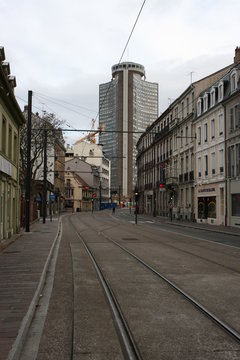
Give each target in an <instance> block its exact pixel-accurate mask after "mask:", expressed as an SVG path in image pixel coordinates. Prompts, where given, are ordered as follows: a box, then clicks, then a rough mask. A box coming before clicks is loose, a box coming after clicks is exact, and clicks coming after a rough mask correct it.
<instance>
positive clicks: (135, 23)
mask: <svg viewBox="0 0 240 360" xmlns="http://www.w3.org/2000/svg"><path fill="white" fill-rule="evenodd" d="M145 3H146V0H144V1H143V3H142V6H141V8H140V10H139V12H138V15H137V18H136V20H135V22H134V25H133V27H132V30H131V32H130V35H129V37H128V39H127V42H126V45H125V46H124V49H123V52H122V55H121V56H120V59H119V61H118V65H119V64H120V62H121V61H122V58H123V56H124V54H125V51H126V49H127V46H128V44H129V41H130V39H131V37H132V34H133V31H134V29H135V27H136V25H137V22H138V20H139V17H140V15H141V12H142V10H143V7H144V5H145ZM112 82H113V79H111V81H110V83H109V86H108V88H107V91H106V94H105V96H104V98H103V100H102V103H101V104H100V106H99V111H98V113H97V115H96V117H95V121H96V120H97V118H98V117H99V113H100V111H101V109H102V107H103V104H104V102H105V101H106V98H107V95H108V93H109V90H110V87H111V86H112Z"/></svg>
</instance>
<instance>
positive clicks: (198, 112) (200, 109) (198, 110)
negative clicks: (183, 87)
mask: <svg viewBox="0 0 240 360" xmlns="http://www.w3.org/2000/svg"><path fill="white" fill-rule="evenodd" d="M201 113H202V99H201V98H199V99H198V102H197V116H200V115H201Z"/></svg>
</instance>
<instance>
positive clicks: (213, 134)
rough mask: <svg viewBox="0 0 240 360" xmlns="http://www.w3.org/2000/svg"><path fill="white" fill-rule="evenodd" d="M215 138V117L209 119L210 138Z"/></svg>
mask: <svg viewBox="0 0 240 360" xmlns="http://www.w3.org/2000/svg"><path fill="white" fill-rule="evenodd" d="M214 138H215V119H212V120H211V139H214Z"/></svg>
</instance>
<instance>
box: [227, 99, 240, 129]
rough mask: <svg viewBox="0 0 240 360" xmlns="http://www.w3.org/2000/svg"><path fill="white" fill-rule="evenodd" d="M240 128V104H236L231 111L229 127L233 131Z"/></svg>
mask: <svg viewBox="0 0 240 360" xmlns="http://www.w3.org/2000/svg"><path fill="white" fill-rule="evenodd" d="M237 128H240V105H235V106H234V107H233V108H231V109H230V113H229V129H230V131H233V130H234V129H237Z"/></svg>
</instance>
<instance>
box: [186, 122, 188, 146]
mask: <svg viewBox="0 0 240 360" xmlns="http://www.w3.org/2000/svg"><path fill="white" fill-rule="evenodd" d="M187 144H188V126H186V145H187Z"/></svg>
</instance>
